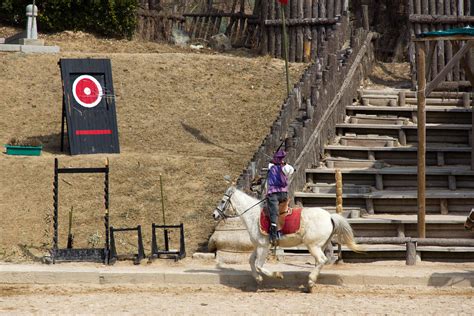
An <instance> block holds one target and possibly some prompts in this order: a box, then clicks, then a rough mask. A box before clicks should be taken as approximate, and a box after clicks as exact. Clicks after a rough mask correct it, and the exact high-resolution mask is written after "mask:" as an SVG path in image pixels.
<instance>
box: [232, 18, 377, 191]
mask: <svg viewBox="0 0 474 316" xmlns="http://www.w3.org/2000/svg"><path fill="white" fill-rule="evenodd" d="M326 35H327V40H323V41H321V42H320V43H319V44H318V46H320V50H321V51H320V52H319V53H318V56H320V57H318V58H317V59H316V61H315V62H314V63H313V64H312V65H311V66H310V67H308V68H307V69H306V70H305V72H304V73H303V75H302V77H301V79H300V81H299V82H298V83H297V84H296V85H295V86H294V88H293V90H292V92H291V93H290V95H289V96H288V98H287V99H286V100H285V101H284V103H283V105H282V107H281V111H280V116H279V117H278V118H277V119H276V120H275V122H274V123H273V125H272V127H271V130H270V133H269V134H268V135H267V136H266V138H265V139H264V140H263V142H262V144H261V145H260V147H259V148H258V150H257V151H256V152H255V154H254V156H253V158H252V159H251V161H250V163H249V165H248V167H247V168H246V169H244V170H243V172H242V174H241V175H240V177H239V179H238V181H237V185H238V187H240V188H242V189H249V188H250V186H251V181H252V179H254V178H255V176H257V175H258V174H259V173H260V170H262V168H265V167H267V165H268V162H269V158H268V157H271V156H272V155H273V153H274V151H275V150H276V148H277V147H278V146H279V145H280V143H281V139H282V138H284V137H285V136H286V137H287V139H286V143H285V148H286V150H287V151H288V156H287V161H288V162H289V163H290V164H292V165H294V166H295V169H296V171H295V174H294V175H293V176H292V177H291V179H290V196H292V195H293V192H294V191H295V190H297V189H298V190H301V189H303V187H304V185H305V184H306V173H305V169H306V168H308V167H311V166H317V164H318V162H319V160H320V157H321V154H322V152H323V149H324V148H323V147H324V145H325V144H326V142H327V141H328V140H329V139H330V138H333V137H334V136H335V135H334V133H335V130H336V129H335V125H336V124H338V123H340V122H342V121H343V120H344V116H345V106H346V105H347V104H351V103H352V102H353V99H354V98H355V97H356V95H357V89H358V88H359V84H360V82H361V80H362V79H363V78H364V77H365V76H366V75H367V74H368V73H369V71H370V69H371V67H372V63H373V60H374V57H373V56H374V55H373V46H372V36H373V33H369V32H368V30H366V29H363V28H359V29H356V30H352V29H351V27H350V23H349V18H348V16H342V17H341V19H340V20H339V22H338V23H336V25H335V26H334V29H331V30H330V31H329V32H328V33H327V34H326ZM346 39H347V41H348V42H349V45H344V43H345V42H346Z"/></svg>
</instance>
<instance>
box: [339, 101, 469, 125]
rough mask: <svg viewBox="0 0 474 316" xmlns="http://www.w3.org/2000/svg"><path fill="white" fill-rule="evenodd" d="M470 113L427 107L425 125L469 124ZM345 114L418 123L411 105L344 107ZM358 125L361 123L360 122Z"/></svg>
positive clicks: (414, 109) (449, 108) (465, 109)
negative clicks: (391, 117) (392, 117)
mask: <svg viewBox="0 0 474 316" xmlns="http://www.w3.org/2000/svg"><path fill="white" fill-rule="evenodd" d="M471 112H472V111H471V109H470V108H465V107H461V106H427V107H426V123H428V124H430V123H438V124H440V123H451V122H456V123H458V124H471V122H472V116H471V115H469V113H471ZM346 114H347V115H348V116H354V115H355V116H359V115H361V114H365V115H377V116H379V117H385V116H395V117H398V118H400V119H408V120H410V121H411V122H413V123H416V122H417V121H418V117H417V115H418V113H417V107H416V106H412V105H410V106H399V107H387V106H364V105H351V106H347V107H346ZM352 123H356V122H355V121H354V122H352ZM359 123H362V121H360V122H359ZM366 123H369V122H366Z"/></svg>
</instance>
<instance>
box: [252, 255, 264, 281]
mask: <svg viewBox="0 0 474 316" xmlns="http://www.w3.org/2000/svg"><path fill="white" fill-rule="evenodd" d="M256 261H257V249H255V250H254V251H253V252H252V255H250V259H249V263H250V269H251V270H252V276H253V278H254V279H255V281H257V283H258V284H260V283H262V280H263V278H262V276H261V275H260V274H258V272H257V267H256Z"/></svg>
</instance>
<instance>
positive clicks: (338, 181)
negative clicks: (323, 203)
mask: <svg viewBox="0 0 474 316" xmlns="http://www.w3.org/2000/svg"><path fill="white" fill-rule="evenodd" d="M336 213H338V214H341V213H342V173H341V169H336Z"/></svg>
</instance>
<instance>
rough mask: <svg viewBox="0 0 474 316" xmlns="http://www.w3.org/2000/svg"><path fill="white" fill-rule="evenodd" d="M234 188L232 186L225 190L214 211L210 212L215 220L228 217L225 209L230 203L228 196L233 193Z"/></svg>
mask: <svg viewBox="0 0 474 316" xmlns="http://www.w3.org/2000/svg"><path fill="white" fill-rule="evenodd" d="M235 190H236V188H235V187H234V186H232V187H229V188H228V189H227V190H226V191H225V193H224V196H223V197H222V200H221V201H220V202H219V204H218V205H217V207H216V208H215V210H214V212H213V213H212V216H213V217H214V220H216V221H217V220H221V219H225V218H227V217H229V215H227V214H226V210H227V207H228V205H229V204H230V197H231V196H232V194H234V192H235Z"/></svg>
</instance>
